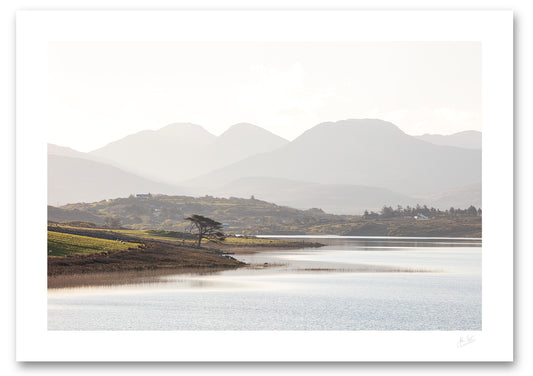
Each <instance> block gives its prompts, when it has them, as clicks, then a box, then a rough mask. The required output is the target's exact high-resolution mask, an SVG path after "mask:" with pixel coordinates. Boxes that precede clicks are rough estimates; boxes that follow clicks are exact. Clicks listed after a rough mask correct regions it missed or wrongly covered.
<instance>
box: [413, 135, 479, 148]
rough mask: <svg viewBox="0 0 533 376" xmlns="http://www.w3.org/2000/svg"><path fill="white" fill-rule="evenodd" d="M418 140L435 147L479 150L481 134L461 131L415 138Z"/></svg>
mask: <svg viewBox="0 0 533 376" xmlns="http://www.w3.org/2000/svg"><path fill="white" fill-rule="evenodd" d="M416 138H418V139H419V140H422V141H427V142H431V143H432V144H435V145H447V146H455V147H458V148H466V149H481V132H479V131H463V132H458V133H454V134H451V135H448V136H443V135H440V134H424V135H422V136H416Z"/></svg>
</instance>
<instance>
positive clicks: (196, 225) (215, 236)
mask: <svg viewBox="0 0 533 376" xmlns="http://www.w3.org/2000/svg"><path fill="white" fill-rule="evenodd" d="M185 219H186V220H188V221H191V232H193V231H194V230H196V234H197V235H198V247H200V245H201V244H202V239H203V238H206V239H209V240H210V241H213V242H223V241H224V240H225V239H226V236H225V235H224V233H223V232H222V230H223V227H222V223H220V222H217V221H215V220H213V219H211V218H207V217H204V216H201V215H197V214H193V215H191V216H190V217H187V218H185Z"/></svg>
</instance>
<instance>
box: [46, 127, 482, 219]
mask: <svg viewBox="0 0 533 376" xmlns="http://www.w3.org/2000/svg"><path fill="white" fill-rule="evenodd" d="M461 133H464V134H463V135H461V134H459V135H458V136H457V137H452V136H454V135H452V136H441V137H443V138H440V139H439V137H433V136H434V135H432V136H431V137H432V138H433V139H437V141H436V142H448V143H452V144H453V143H454V142H455V143H456V142H459V141H457V140H465V139H474V138H477V137H478V136H480V134H479V135H476V133H479V132H473V133H472V132H461ZM426 136H428V135H424V136H418V137H415V136H409V135H407V134H405V133H404V132H403V131H401V130H400V129H399V128H398V127H397V126H395V125H394V124H392V123H389V122H385V121H382V120H377V119H359V120H353V119H351V120H342V121H337V122H327V123H322V124H318V125H317V126H315V127H313V128H311V129H309V130H308V131H306V132H304V133H303V134H302V135H301V136H300V137H298V138H296V139H295V140H294V141H292V142H288V141H287V140H285V139H283V138H281V137H279V136H276V135H274V134H272V133H271V132H268V131H266V130H264V129H262V128H260V127H257V126H255V125H252V124H247V123H240V124H236V125H233V126H232V127H230V128H229V129H228V130H227V131H226V132H224V133H223V134H222V135H220V136H219V137H216V136H214V135H212V134H211V133H209V132H207V131H206V130H205V129H203V128H202V127H201V126H199V125H194V124H189V123H176V124H171V125H168V126H166V127H163V128H161V129H160V130H157V131H142V132H139V133H136V134H133V135H130V136H127V137H125V138H123V139H120V140H117V141H114V142H112V143H110V144H108V145H106V146H105V147H103V148H100V149H97V150H95V151H93V152H91V153H81V152H77V151H75V150H72V149H69V148H64V147H58V146H56V145H49V164H50V167H49V182H48V186H49V203H50V204H53V205H56V204H57V203H58V202H60V203H66V202H78V201H86V202H87V201H98V200H101V199H105V198H112V197H118V196H127V195H129V194H131V193H139V192H152V193H165V194H190V195H194V196H199V195H205V194H209V195H213V196H225V197H229V196H235V197H244V198H248V197H250V196H251V195H255V196H256V197H257V198H260V199H262V200H267V201H272V202H275V203H277V204H283V205H288V206H293V207H297V208H302V209H306V208H311V207H320V208H322V209H324V210H325V211H328V212H331V213H341V214H355V213H360V212H362V211H363V210H364V209H369V210H376V209H379V208H381V207H382V206H383V205H391V206H395V205H396V204H400V205H415V204H417V203H420V204H428V205H431V204H435V205H437V206H438V207H441V208H449V206H455V207H465V206H467V205H470V204H476V203H479V205H480V203H481V150H474V149H466V148H460V147H455V146H449V145H436V144H435V143H432V142H428V141H425V140H424V139H423V138H424V137H426ZM479 138H480V137H479ZM443 140H444V141H443ZM469 145H471V144H469ZM73 157H74V158H73ZM162 181H165V182H173V183H172V184H164V183H160V182H162ZM177 182H179V187H176V186H175V184H176V183H177Z"/></svg>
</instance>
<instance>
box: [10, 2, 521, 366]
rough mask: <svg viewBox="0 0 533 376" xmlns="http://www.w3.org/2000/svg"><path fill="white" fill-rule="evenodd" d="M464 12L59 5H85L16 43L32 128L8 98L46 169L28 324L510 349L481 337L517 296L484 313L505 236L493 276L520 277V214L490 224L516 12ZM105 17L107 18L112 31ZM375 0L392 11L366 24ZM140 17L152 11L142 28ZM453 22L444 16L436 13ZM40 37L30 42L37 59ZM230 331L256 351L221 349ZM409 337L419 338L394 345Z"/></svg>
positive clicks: (54, 332)
mask: <svg viewBox="0 0 533 376" xmlns="http://www.w3.org/2000/svg"><path fill="white" fill-rule="evenodd" d="M468 15H469V13H468V12H463V13H458V14H448V15H441V14H439V13H438V12H426V13H424V12H420V13H417V12H408V13H406V14H402V13H394V12H385V13H383V14H380V13H379V12H376V13H371V14H367V13H364V12H363V13H361V12H161V13H159V12H155V13H151V14H148V13H143V12H117V13H113V12H110V13H106V12H102V13H100V12H96V13H95V14H92V15H87V14H83V12H73V13H72V12H70V13H68V14H62V12H54V13H53V14H52V15H51V17H52V19H55V20H56V21H57V22H58V23H57V24H56V25H60V24H61V22H65V21H66V20H68V19H70V20H73V19H76V20H78V21H79V24H77V25H76V26H75V27H73V34H72V35H70V36H69V35H67V34H68V33H67V32H66V31H64V33H65V34H64V38H63V39H61V38H60V36H61V35H62V34H61V32H60V31H59V30H57V28H56V27H55V26H49V28H50V31H49V35H45V36H42V37H41V38H42V40H39V43H35V46H37V45H38V46H39V49H38V48H37V47H35V48H33V49H32V48H29V47H28V48H27V50H25V49H23V50H22V51H21V52H20V55H19V56H20V58H21V59H20V60H21V62H22V63H26V64H27V65H24V66H23V68H22V70H21V73H19V74H20V75H21V76H22V75H23V74H24V72H29V73H32V72H33V73H32V74H34V75H38V76H39V77H40V79H41V80H42V85H41V89H39V90H41V93H44V94H45V96H46V100H45V101H44V102H43V103H40V105H39V107H37V108H38V110H39V109H42V111H44V113H45V114H46V119H47V121H46V127H45V130H44V131H43V132H42V133H40V134H41V135H43V136H44V137H43V138H40V139H39V140H38V141H37V140H35V139H32V141H29V140H28V138H24V137H25V136H24V135H27V134H28V133H27V131H26V130H29V129H30V127H31V126H29V125H25V124H29V123H30V118H29V117H28V118H25V117H24V116H21V117H19V119H20V120H21V123H22V125H21V127H22V129H23V130H24V131H21V135H22V138H21V140H23V142H25V143H27V144H29V143H30V142H33V143H37V142H39V146H38V148H37V149H36V150H39V151H40V152H39V156H38V159H39V164H38V166H39V167H36V166H37V165H34V167H33V168H34V169H35V170H36V169H37V168H39V169H40V171H41V172H40V174H39V179H41V181H43V182H44V187H46V193H45V195H40V196H39V200H40V201H39V202H40V204H39V205H41V209H42V210H39V212H40V213H41V215H44V217H45V218H43V219H42V220H40V221H36V220H35V221H34V222H32V223H35V224H39V226H41V227H42V228H40V229H39V234H41V235H40V237H39V238H38V239H37V238H36V239H35V242H36V243H38V244H39V246H38V247H37V248H35V249H33V254H34V256H35V258H36V259H37V258H38V260H39V263H40V264H39V265H36V266H35V268H36V269H35V270H40V273H41V274H39V275H41V276H42V277H41V278H40V279H39V281H41V282H43V283H44V284H43V286H41V287H43V288H44V289H45V290H46V291H44V290H43V291H42V292H39V294H41V295H39V296H41V298H40V301H41V302H43V303H44V304H42V307H41V308H40V310H39V311H38V312H40V313H42V314H43V316H42V317H40V318H39V320H38V323H36V324H35V325H38V326H39V330H38V331H40V332H42V333H43V334H42V337H41V341H48V342H50V341H51V342H53V343H57V342H60V339H61V338H63V337H65V338H69V339H71V340H74V341H76V340H78V339H79V340H80V341H82V339H83V338H85V336H86V335H87V334H89V333H96V332H98V333H100V334H99V335H101V336H102V337H103V338H104V337H105V338H107V339H108V341H109V342H108V343H109V345H104V348H105V346H111V344H112V343H119V342H124V337H122V338H120V337H119V335H120V333H129V334H128V335H133V336H135V337H132V338H137V337H138V336H139V338H152V337H153V338H162V337H164V338H166V339H167V340H169V341H171V340H172V339H171V338H172V336H181V337H183V338H186V339H187V340H188V341H190V342H189V343H190V346H189V348H188V349H186V350H184V351H183V352H181V353H179V354H177V353H171V352H166V351H167V350H162V351H161V352H159V353H157V352H156V350H155V349H153V351H147V352H145V353H144V354H143V356H142V358H143V360H151V359H155V360H476V359H477V360H479V359H485V360H490V359H488V355H489V354H494V353H495V352H496V353H499V354H500V356H499V357H497V358H500V359H502V360H503V359H509V356H508V354H512V346H511V342H509V341H508V340H503V339H502V340H500V341H496V337H497V336H501V337H500V338H504V339H507V338H510V337H509V335H512V333H511V331H510V329H509V328H512V300H509V299H507V302H505V301H504V300H500V304H502V303H505V304H502V306H504V307H503V308H501V311H498V312H496V311H495V310H494V307H495V306H497V304H495V301H494V297H495V295H490V296H488V294H487V289H491V288H493V287H494V284H493V282H492V281H493V280H494V278H496V275H495V273H494V271H495V270H496V269H495V266H497V264H498V261H497V260H495V259H491V255H493V251H494V250H495V248H496V244H500V245H501V244H507V246H506V247H505V249H498V252H501V253H502V257H503V259H502V260H500V261H499V262H500V266H501V268H502V273H503V274H501V278H502V281H503V282H504V284H503V285H502V286H507V287H506V288H507V290H505V291H503V290H502V291H501V293H502V294H504V293H505V294H508V295H507V296H508V297H509V295H510V296H512V290H509V288H510V287H512V223H510V227H509V224H506V225H505V226H503V227H502V231H501V232H500V233H499V234H498V233H496V232H495V231H493V230H494V229H495V227H494V223H495V222H494V218H495V213H496V211H497V212H498V215H499V216H500V217H501V216H502V215H505V212H504V211H501V210H499V209H498V205H501V206H502V207H504V204H505V203H507V204H509V205H511V207H510V208H506V209H505V210H509V209H510V210H511V212H510V214H511V218H512V186H511V185H510V184H512V177H511V180H509V181H505V179H502V185H501V186H500V192H501V194H502V196H500V199H501V200H502V201H501V202H498V193H497V189H496V190H495V187H494V184H491V183H493V182H494V181H495V180H494V179H496V180H497V179H498V177H496V176H495V172H496V170H491V171H489V170H488V169H487V168H486V167H487V163H488V162H489V161H491V160H493V159H495V157H497V155H496V149H495V148H494V145H495V141H496V140H498V139H499V140H501V141H502V145H501V149H499V151H500V154H499V157H500V162H501V164H495V165H493V167H494V168H496V169H497V168H503V167H505V168H510V170H512V165H509V161H510V162H511V163H512V112H511V111H512V98H508V97H507V98H506V99H505V100H503V99H502V101H501V102H500V103H501V107H500V108H499V109H498V108H495V107H494V106H491V105H492V104H494V103H495V101H498V100H499V98H495V97H494V96H495V95H496V96H497V93H498V90H500V89H501V90H500V91H499V93H500V94H501V95H502V96H503V95H504V94H505V95H507V94H508V93H511V94H512V86H509V85H510V84H511V83H512V82H511V81H510V78H512V70H511V68H512V64H509V62H511V61H512V55H509V56H507V57H505V54H506V53H507V54H509V53H510V52H509V51H510V50H502V48H510V46H511V45H512V39H511V38H512V37H511V38H509V37H506V38H503V39H501V40H500V39H498V38H497V37H495V36H494V35H493V34H492V33H493V30H491V28H489V27H485V26H484V25H489V24H491V25H492V26H495V24H494V23H493V21H494V19H496V20H497V21H499V22H500V24H498V25H501V30H502V35H505V36H508V35H510V34H509V33H510V29H511V27H510V26H509V25H510V23H509V20H510V18H509V14H507V13H505V12H500V13H499V12H493V13H491V14H490V12H489V13H483V12H472V13H470V16H471V17H472V18H473V19H475V20H478V21H479V25H480V31H479V32H478V33H477V34H476V32H473V31H472V30H469V29H468V28H467V27H466V24H467V23H465V20H466V18H468V17H467V16H468ZM39 17H45V16H44V15H42V14H39V12H27V13H26V14H24V13H22V14H20V17H19V19H20V23H19V25H20V29H21V31H22V32H21V34H20V35H21V36H20V40H19V41H18V43H23V42H24V41H30V40H32V38H34V39H35V40H37V39H38V38H37V37H35V36H34V33H32V31H31V30H32V28H31V27H29V26H28V23H27V21H29V20H33V19H39ZM46 17H49V16H46ZM46 17H45V18H46ZM69 17H70V18H69ZM442 17H443V19H441V18H442ZM111 19H115V20H117V21H119V20H120V21H123V23H122V22H119V23H121V24H122V25H123V28H122V29H121V30H120V31H112V32H111V31H109V30H108V29H107V28H108V27H110V26H111V23H109V22H110V21H111ZM391 19H394V20H395V22H396V26H397V27H399V28H400V31H399V32H393V30H394V29H395V28H394V27H393V26H392V25H391V30H383V29H379V30H378V28H377V27H376V26H375V25H376V23H377V22H378V21H380V20H381V21H385V20H391ZM427 19H431V20H433V21H434V22H433V23H432V26H431V27H429V28H428V35H424V32H422V31H421V30H418V31H417V30H416V29H417V25H418V26H421V25H428V24H427V23H426V22H425V21H424V20H427ZM97 20H101V21H102V24H101V25H102V28H101V30H99V31H93V32H94V34H93V35H91V33H90V32H89V31H88V30H87V29H86V28H85V26H86V25H88V24H90V23H91V22H94V21H97ZM141 20H143V21H145V22H147V24H149V25H152V26H153V28H151V29H150V30H149V31H148V30H145V34H144V37H143V34H142V32H141V31H140V30H137V29H136V28H135V27H134V25H135V24H136V23H137V22H139V21H141ZM318 20H321V22H323V29H321V30H317V28H316V22H317V21H318ZM452 20H455V21H457V30H455V31H453V32H451V31H449V30H447V29H443V28H442V27H441V26H442V25H445V24H446V22H449V21H452ZM48 21H52V20H51V19H48ZM194 21H197V22H198V23H201V24H203V25H204V27H203V28H199V27H197V26H194V25H196V24H195V22H194ZM252 21H253V22H252ZM273 24H275V25H277V26H278V28H277V29H276V30H268V29H267V25H273ZM163 25H167V26H168V29H165V27H163ZM205 25H207V26H205ZM290 25H293V26H294V28H293V27H291V26H290ZM296 25H299V27H298V28H296V27H295V26H296ZM313 25H315V26H313ZM401 25H404V27H403V28H402V27H401ZM406 25H409V26H406ZM463 26H465V27H464V29H461V27H463ZM243 28H248V29H249V32H245V31H244V30H243ZM362 29H364V30H365V31H366V32H367V33H366V34H364V35H361V34H360V32H361V30H362ZM164 30H165V31H164ZM185 30H187V31H188V32H186V33H185V32H184V31H185ZM489 30H491V31H490V32H489ZM461 31H462V32H463V34H461ZM25 32H27V33H26V34H25ZM106 32H109V34H106ZM416 35H418V37H415V36H416ZM26 45H28V46H29V45H30V43H26V44H24V46H26ZM498 48H499V51H500V57H499V59H502V61H503V64H500V65H498V64H494V63H493V61H496V60H497V59H496V58H495V57H494V56H498V54H497V53H496V51H497V50H498ZM32 53H35V56H40V57H45V58H46V60H45V61H42V62H41V64H42V66H41V69H39V70H34V71H32V68H31V64H32V63H31V61H30V60H31V59H30V58H31V57H32ZM511 53H512V52H511ZM501 55H503V56H504V57H503V58H502V57H501ZM489 57H490V58H489ZM491 59H493V60H491ZM29 73H28V75H25V76H23V77H24V78H25V77H29V76H30V74H29ZM498 74H499V76H498ZM496 76H498V77H500V78H507V79H509V80H508V81H506V80H505V79H504V80H502V81H501V82H493V81H491V77H496ZM28 81H29V80H28ZM496 81H497V80H496ZM27 84H28V82H26V81H25V80H21V81H20V86H21V92H22V95H21V100H24V101H28V102H30V101H31V100H32V99H33V100H34V99H35V97H34V96H35V93H31V94H25V93H27V91H24V88H26V90H27V86H25V85H27ZM491 85H493V86H491ZM498 85H500V86H499V87H498ZM491 88H492V91H490V92H487V91H488V90H489V89H491ZM495 93H496V94H495ZM509 100H510V101H511V102H509ZM510 109H511V110H510ZM38 110H36V111H38ZM21 111H29V110H28V109H27V108H22V109H21ZM490 111H493V112H494V115H493V116H492V115H491V116H487V115H490ZM498 111H501V114H502V115H498V113H497V112H498ZM28 116H29V115H28ZM495 119H502V120H504V121H506V122H504V123H500V124H499V125H498V126H499V127H500V128H497V127H496V126H494V125H493V124H494V120H495ZM19 129H20V127H19ZM497 132H501V134H498V133H497ZM510 135H511V138H509V136H510ZM510 140H511V142H509V141H510ZM21 142H22V141H21ZM41 153H42V155H41ZM45 155H46V157H45ZM509 157H510V158H511V159H509ZM22 163H24V162H21V164H22ZM506 163H507V165H506ZM41 167H42V169H41ZM502 171H503V170H502ZM28 176H30V175H28ZM503 177H504V175H500V178H503ZM21 179H22V178H21ZM29 181H31V178H28V180H26V181H25V182H26V184H27V183H28V182H29ZM487 182H491V183H487ZM28 189H29V188H28ZM505 193H510V196H505V195H504V194H505ZM44 208H46V210H45V209H44ZM507 213H509V212H507ZM25 218H28V217H25ZM27 221H30V219H27ZM509 230H510V231H509ZM509 235H510V236H511V238H506V239H503V237H504V236H509ZM509 241H510V243H509ZM22 244H24V243H22ZM17 252H23V253H24V254H26V253H27V250H26V248H25V249H23V250H22V249H20V247H19V249H18V251H17ZM487 254H488V255H487ZM21 257H22V256H21ZM509 282H511V284H509ZM43 293H44V295H42V294H43ZM28 304H29V303H28ZM21 307H28V305H24V303H21ZM23 311H24V310H23ZM25 312H26V314H25V315H26V316H25V317H29V316H28V315H29V313H28V312H27V309H26V311H25ZM36 312H37V311H36ZM509 312H510V313H511V314H509ZM496 316H500V317H505V320H501V321H500V322H499V323H498V324H496V322H497V320H495V317H496ZM498 325H500V327H498ZM23 332H24V334H25V337H27V336H29V334H28V332H27V330H26V329H24V330H23ZM489 332H490V333H499V334H497V335H494V336H493V339H492V340H489V339H487V338H488V335H486V333H489ZM229 336H232V338H233V341H234V343H235V342H240V344H239V345H237V346H239V347H242V346H243V343H242V342H243V341H244V340H246V342H248V343H256V344H257V343H261V345H259V346H262V350H261V353H262V355H259V354H257V353H250V352H248V351H243V352H241V353H240V354H238V355H235V354H233V355H228V354H226V353H227V351H229V350H228V349H226V350H224V349H223V348H221V347H218V346H221V344H223V343H224V340H225V339H226V338H229ZM308 336H310V337H308ZM385 336H387V337H386V338H389V340H387V341H384V339H383V338H385ZM266 338H268V341H267V340H266ZM305 338H308V339H309V340H306V339H305ZM335 338H337V340H339V341H340V342H339V346H337V345H333V347H334V348H335V349H330V350H331V351H330V350H327V349H324V348H323V347H324V344H325V343H326V342H328V341H329V342H330V343H331V341H334V342H335V341H337V340H336V339H335ZM409 338H424V341H425V343H427V345H426V346H427V351H423V352H418V354H416V353H414V352H409V349H407V348H405V346H402V345H401V344H402V343H404V342H405V341H406V340H409ZM511 338H512V337H511ZM209 339H211V340H212V341H211V343H210V344H209V345H207V348H206V349H205V352H203V353H200V350H199V349H200V347H199V342H202V341H206V342H208V341H209ZM239 339H240V340H239ZM117 341H119V342H117ZM269 341H270V342H269ZM278 341H279V342H283V343H284V344H283V345H281V346H280V348H278V349H273V348H272V347H271V346H269V345H268V343H271V344H272V343H273V342H278ZM343 341H344V342H346V341H350V342H351V343H353V346H355V347H353V348H354V349H355V348H359V349H362V348H364V349H363V350H361V351H360V352H358V353H357V354H355V353H353V352H349V351H347V350H346V349H342V350H339V347H341V346H340V344H341V343H344V342H343ZM432 341H435V342H432ZM306 342H307V343H306ZM383 342H387V345H383ZM139 343H140V342H139ZM304 343H305V344H304ZM312 343H315V346H311V344H312ZM321 343H322V344H321ZM413 343H415V344H414V345H413V346H415V347H419V346H424V345H423V344H422V341H420V340H419V341H416V340H413ZM431 343H435V345H430V344H431ZM298 344H303V345H302V346H301V347H300V348H299V349H295V347H298ZM365 344H366V345H365ZM265 346H266V347H268V348H269V349H270V350H266V349H265ZM383 346H385V349H384V350H383V351H384V352H383V353H380V354H378V352H377V349H378V348H380V347H381V348H383ZM503 346H505V350H503V349H502V347H503ZM31 347H32V346H27V347H26V348H27V349H30V348H31ZM156 347H158V346H156ZM161 347H162V346H161ZM184 347H185V346H184ZM222 347H223V346H222ZM284 347H290V348H292V349H293V352H292V353H291V352H290V351H289V352H283V351H284ZM365 347H366V348H365ZM401 347H404V348H403V349H402V350H401V351H400V350H399V349H400V348H401ZM104 348H102V349H99V350H94V354H93V355H92V356H91V354H89V355H83V356H79V355H76V354H75V353H71V352H70V351H67V352H66V353H65V355H64V356H65V359H58V360H99V359H102V354H103V351H104ZM442 348H445V349H444V350H442ZM395 349H398V352H396V353H395V354H394V355H392V354H393V351H394V350H395ZM432 349H434V350H432ZM437 349H440V350H437ZM285 350H286V349H285ZM337 350H338V351H337ZM317 351H318V354H321V355H320V356H318V358H315V359H312V357H313V356H314V355H313V354H317ZM388 351H390V352H388ZM22 353H25V352H22ZM133 353H135V351H133V352H130V353H129V354H126V352H125V351H124V352H123V353H122V354H117V359H114V360H139V359H130V357H131V356H132V354H133ZM27 354H32V351H31V349H30V350H27ZM150 354H157V355H156V356H153V355H150ZM228 356H229V358H227V357H228ZM28 357H29V355H28ZM224 357H226V358H224ZM398 357H402V358H398ZM493 360H496V359H495V358H494V359H493Z"/></svg>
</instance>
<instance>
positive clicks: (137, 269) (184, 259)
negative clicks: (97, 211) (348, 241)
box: [47, 242, 322, 290]
mask: <svg viewBox="0 0 533 376" xmlns="http://www.w3.org/2000/svg"><path fill="white" fill-rule="evenodd" d="M302 245H304V246H303V247H302ZM320 246H322V244H319V243H305V244H302V243H300V242H298V243H297V244H294V246H292V247H288V246H279V245H273V246H264V245H263V246H230V245H225V246H223V247H218V248H190V247H180V246H176V245H174V244H168V243H160V242H146V247H143V248H137V249H136V248H129V249H128V250H127V251H108V252H99V253H93V254H89V255H69V256H63V257H48V277H47V282H48V289H49V290H56V289H61V288H76V287H90V286H111V285H125V284H126V285H127V284H140V283H150V282H154V281H158V282H160V278H161V277H163V276H165V275H175V274H197V275H202V274H211V273H216V272H219V271H224V270H232V269H238V268H241V267H250V266H251V265H250V264H247V263H244V262H242V261H239V260H237V259H235V258H233V257H232V255H245V254H254V253H260V252H268V251H276V250H294V249H304V248H309V247H313V248H316V247H320Z"/></svg>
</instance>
